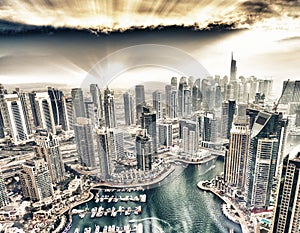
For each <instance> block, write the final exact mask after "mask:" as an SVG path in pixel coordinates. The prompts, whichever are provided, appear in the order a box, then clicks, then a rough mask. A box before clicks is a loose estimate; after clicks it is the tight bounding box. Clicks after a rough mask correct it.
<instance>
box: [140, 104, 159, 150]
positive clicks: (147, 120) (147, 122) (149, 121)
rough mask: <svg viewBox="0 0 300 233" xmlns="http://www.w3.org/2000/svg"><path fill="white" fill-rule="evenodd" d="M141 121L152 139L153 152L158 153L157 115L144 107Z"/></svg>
mask: <svg viewBox="0 0 300 233" xmlns="http://www.w3.org/2000/svg"><path fill="white" fill-rule="evenodd" d="M141 120H142V121H141V125H142V128H143V129H146V130H147V134H149V136H150V137H151V140H152V146H153V148H152V151H153V153H157V134H156V113H154V112H151V111H150V108H149V107H146V106H144V107H143V112H142V117H141Z"/></svg>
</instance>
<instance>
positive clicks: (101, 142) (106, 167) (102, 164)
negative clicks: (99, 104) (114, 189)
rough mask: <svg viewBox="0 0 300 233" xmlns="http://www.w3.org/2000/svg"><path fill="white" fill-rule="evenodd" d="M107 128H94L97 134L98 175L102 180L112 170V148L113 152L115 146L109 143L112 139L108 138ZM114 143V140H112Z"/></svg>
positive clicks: (105, 178)
mask: <svg viewBox="0 0 300 233" xmlns="http://www.w3.org/2000/svg"><path fill="white" fill-rule="evenodd" d="M108 130H111V129H107V128H101V129H97V130H96V135H97V146H98V154H97V156H98V158H99V165H98V171H99V173H98V177H100V178H101V179H102V180H107V179H109V177H110V175H111V174H112V172H113V166H112V159H113V158H112V154H111V152H112V150H113V151H114V153H115V147H113V145H111V143H112V140H110V133H109V131H108ZM113 142H114V143H116V141H113Z"/></svg>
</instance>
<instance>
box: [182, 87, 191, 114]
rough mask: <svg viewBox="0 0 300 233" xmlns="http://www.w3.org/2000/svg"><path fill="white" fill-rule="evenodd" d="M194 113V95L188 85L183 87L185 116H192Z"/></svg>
mask: <svg viewBox="0 0 300 233" xmlns="http://www.w3.org/2000/svg"><path fill="white" fill-rule="evenodd" d="M191 114H192V95H191V90H190V89H189V87H188V86H186V87H185V88H184V89H183V113H182V115H183V117H190V116H191Z"/></svg>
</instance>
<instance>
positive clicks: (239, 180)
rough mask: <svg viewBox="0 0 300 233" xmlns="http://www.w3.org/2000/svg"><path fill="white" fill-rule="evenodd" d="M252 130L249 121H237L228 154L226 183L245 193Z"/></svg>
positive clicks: (231, 135) (233, 128) (234, 124)
mask: <svg viewBox="0 0 300 233" xmlns="http://www.w3.org/2000/svg"><path fill="white" fill-rule="evenodd" d="M249 143H250V129H249V123H248V122H247V121H243V120H239V119H236V120H235V121H234V123H233V125H232V128H231V130H230V141H229V150H228V152H227V153H226V155H225V156H226V163H225V164H224V166H225V167H226V168H225V169H224V170H225V171H226V172H224V176H225V182H226V183H227V184H228V185H230V186H233V187H237V188H238V189H240V190H242V191H244V187H245V184H246V165H247V158H248V152H249Z"/></svg>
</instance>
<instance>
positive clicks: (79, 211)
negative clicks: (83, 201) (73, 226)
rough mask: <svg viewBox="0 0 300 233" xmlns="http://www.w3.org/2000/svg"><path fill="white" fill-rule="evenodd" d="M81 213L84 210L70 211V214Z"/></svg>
mask: <svg viewBox="0 0 300 233" xmlns="http://www.w3.org/2000/svg"><path fill="white" fill-rule="evenodd" d="M83 212H84V210H78V209H72V214H80V213H83Z"/></svg>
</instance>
